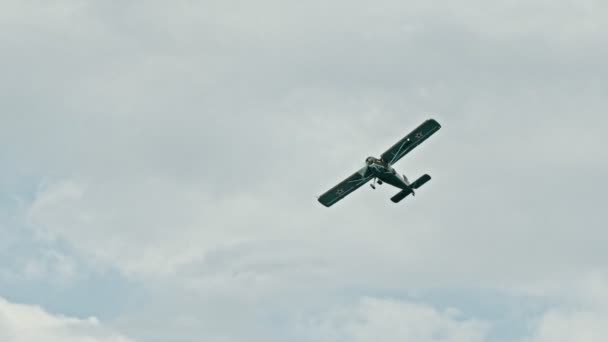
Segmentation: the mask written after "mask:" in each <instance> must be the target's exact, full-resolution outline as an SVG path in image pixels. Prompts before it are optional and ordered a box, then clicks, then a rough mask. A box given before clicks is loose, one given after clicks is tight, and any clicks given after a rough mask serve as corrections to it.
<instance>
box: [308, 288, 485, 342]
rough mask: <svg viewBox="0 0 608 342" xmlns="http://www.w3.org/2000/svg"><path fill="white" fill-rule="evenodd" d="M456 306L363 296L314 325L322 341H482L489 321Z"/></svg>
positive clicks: (311, 328)
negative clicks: (444, 307)
mask: <svg viewBox="0 0 608 342" xmlns="http://www.w3.org/2000/svg"><path fill="white" fill-rule="evenodd" d="M460 316H461V314H460V313H459V312H458V311H456V310H454V309H447V310H444V311H439V310H437V309H435V308H433V307H432V306H429V305H426V304H420V303H411V302H405V301H398V300H390V299H377V298H363V299H361V300H360V301H359V302H358V303H357V304H356V305H354V306H352V307H344V308H340V309H337V310H334V311H332V312H330V313H328V314H326V315H324V316H322V317H321V318H319V319H317V320H313V321H312V322H311V324H310V327H309V328H310V330H311V331H313V332H314V334H313V338H312V339H311V340H312V341H319V342H339V341H352V342H373V341H419V342H440V341H441V342H481V341H485V340H486V339H485V338H486V335H487V332H488V329H489V325H488V323H486V322H483V321H479V320H476V319H464V318H462V317H460Z"/></svg>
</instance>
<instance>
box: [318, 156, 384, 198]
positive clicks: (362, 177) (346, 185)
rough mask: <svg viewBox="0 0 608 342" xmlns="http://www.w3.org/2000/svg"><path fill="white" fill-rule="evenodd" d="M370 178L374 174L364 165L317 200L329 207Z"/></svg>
mask: <svg viewBox="0 0 608 342" xmlns="http://www.w3.org/2000/svg"><path fill="white" fill-rule="evenodd" d="M372 178H374V176H373V174H372V173H371V172H370V171H368V169H367V166H366V167H364V168H362V169H361V170H359V171H357V172H355V173H354V174H352V175H351V176H350V177H348V178H346V179H345V180H343V181H342V182H341V183H340V184H338V185H336V186H334V187H333V188H331V189H329V190H328V191H327V192H326V193H324V194H323V195H321V196H320V197H319V202H321V204H323V205H324V206H326V207H330V206H332V205H333V204H334V203H336V202H338V201H339V200H341V199H343V198H344V197H346V195H348V194H350V193H351V192H353V191H355V190H357V189H358V188H359V187H361V186H362V185H363V184H365V183H367V182H368V181H369V180H370V179H372Z"/></svg>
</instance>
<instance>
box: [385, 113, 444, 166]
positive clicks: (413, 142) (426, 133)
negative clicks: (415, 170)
mask: <svg viewBox="0 0 608 342" xmlns="http://www.w3.org/2000/svg"><path fill="white" fill-rule="evenodd" d="M440 128H441V125H440V124H439V123H438V122H437V121H435V120H433V119H429V120H426V121H425V122H423V123H422V124H421V125H420V126H418V127H417V128H416V129H415V130H413V131H412V132H411V133H410V134H408V135H406V136H405V137H404V138H403V139H401V140H399V141H398V142H397V143H396V144H395V145H393V146H391V148H389V149H388V150H387V151H386V152H384V153H382V156H381V158H382V160H384V161H385V162H387V163H388V164H389V165H393V164H395V163H396V162H397V161H398V160H399V159H401V158H402V157H403V156H404V155H406V154H407V153H408V152H410V151H411V150H413V149H414V147H416V146H418V145H420V144H421V143H422V142H423V141H425V140H426V139H427V138H428V137H430V136H431V135H433V133H435V132H437V131H438V130H439V129H440Z"/></svg>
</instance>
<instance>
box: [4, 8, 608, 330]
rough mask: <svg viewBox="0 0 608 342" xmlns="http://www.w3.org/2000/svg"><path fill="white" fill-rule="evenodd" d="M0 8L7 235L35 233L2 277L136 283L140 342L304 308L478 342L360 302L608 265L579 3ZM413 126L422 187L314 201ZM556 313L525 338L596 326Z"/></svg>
mask: <svg viewBox="0 0 608 342" xmlns="http://www.w3.org/2000/svg"><path fill="white" fill-rule="evenodd" d="M0 19H2V22H4V23H6V25H5V26H7V28H6V29H4V30H2V32H0V41H1V42H3V43H4V46H5V47H6V48H5V51H4V53H3V54H2V56H0V62H2V63H3V65H9V66H11V67H10V68H8V69H7V70H6V73H5V75H4V77H3V78H2V80H0V90H2V91H1V92H0V93H1V94H3V95H0V96H2V101H0V112H2V113H3V114H2V117H1V120H2V124H1V125H0V146H1V147H0V149H1V150H0V152H2V153H0V162H1V163H2V165H8V166H9V167H6V168H3V169H2V170H1V171H0V177H1V179H0V180H1V182H0V184H27V186H24V187H23V188H20V187H18V186H11V191H14V192H16V193H15V194H12V195H14V196H16V197H18V198H20V199H21V200H22V201H23V203H25V204H24V206H25V207H26V210H25V212H26V213H25V214H20V215H23V216H27V220H25V219H24V220H23V221H25V222H26V224H25V226H26V228H27V229H31V230H32V231H34V232H35V234H32V236H29V235H27V234H24V235H26V238H27V239H33V240H36V241H44V242H45V244H41V245H44V249H45V250H44V252H43V253H40V252H31V253H29V254H33V255H39V256H40V257H36V258H27V257H24V258H22V259H24V260H32V261H31V262H25V263H22V264H24V267H22V268H23V269H24V271H22V273H24V274H25V275H26V276H28V277H29V279H30V280H31V279H40V278H48V277H51V276H55V277H59V278H66V279H72V278H74V279H73V281H75V282H78V281H79V279H77V278H78V275H79V274H80V273H81V272H80V269H79V267H85V266H82V265H86V267H97V266H100V265H101V267H102V268H106V269H113V270H118V271H119V272H120V273H122V274H124V275H127V276H128V277H129V280H131V281H133V282H134V284H136V285H134V286H137V287H139V288H138V289H141V290H142V292H146V291H151V292H152V293H153V295H152V296H151V298H150V300H149V305H148V308H147V310H146V312H141V311H142V310H141V308H139V307H137V308H130V309H128V310H130V311H129V312H128V313H125V314H124V316H123V317H121V318H122V319H124V321H125V322H142V323H141V324H133V325H132V326H136V328H133V327H132V326H131V325H129V324H125V329H131V330H129V331H134V330H137V335H138V336H143V335H145V336H146V337H147V338H148V339H150V340H153V339H154V338H158V337H157V336H155V335H160V334H161V330H162V334H165V335H164V337H166V339H167V340H175V338H174V337H175V336H177V335H179V336H180V337H181V338H182V339H183V340H199V339H197V337H199V336H215V337H218V338H219V337H220V336H225V335H226V334H228V335H229V333H226V331H228V330H230V331H236V330H239V328H241V330H242V331H241V332H240V333H235V334H236V335H233V336H232V337H233V339H235V340H245V339H251V338H252V336H264V337H268V339H270V338H272V337H274V338H276V339H277V340H281V339H282V338H283V339H284V336H283V335H281V328H280V327H277V324H276V323H275V321H274V320H273V317H286V316H287V317H293V316H297V315H298V314H300V312H299V311H298V309H297V308H301V307H305V308H307V310H312V311H315V310H316V311H323V310H328V311H330V312H329V313H327V315H325V316H323V318H321V321H322V322H324V323H322V324H321V323H320V325H319V326H317V327H316V328H319V329H320V327H322V328H323V329H326V330H323V329H321V330H323V331H325V332H326V333H327V334H330V335H331V334H335V336H338V337H340V338H343V339H348V338H352V339H359V340H361V341H363V340H367V339H371V336H372V334H374V333H380V332H378V331H379V329H380V328H385V330H386V331H389V330H390V331H394V333H395V334H397V335H399V334H401V335H403V336H406V337H407V336H409V337H411V336H415V337H416V336H417V337H418V338H420V339H424V338H432V336H434V335H433V334H435V333H437V332H439V333H445V334H446V335H445V337H446V338H450V339H454V340H455V341H460V340H461V339H464V338H470V339H472V340H476V339H477V340H482V339H484V338H489V337H487V334H486V330H484V329H483V327H481V326H483V325H484V324H483V323H480V322H478V321H476V320H473V319H462V318H461V317H460V316H458V315H455V316H454V315H452V313H451V312H447V311H442V310H439V309H436V307H442V306H428V305H426V304H416V303H411V302H396V301H391V300H383V299H373V298H375V297H373V296H372V295H373V294H374V293H378V292H380V293H384V292H389V293H397V294H399V295H402V296H406V297H407V295H408V294H409V293H410V292H412V291H414V292H415V291H424V290H425V289H428V288H437V287H439V288H440V289H442V290H444V291H447V292H449V291H450V290H451V289H453V288H463V287H464V288H469V289H473V290H472V291H475V289H477V288H479V287H482V288H490V289H495V290H498V291H501V292H503V293H509V294H513V295H516V296H522V295H523V296H525V295H530V296H533V297H534V298H541V300H542V299H544V298H546V297H547V296H549V294H552V293H553V291H556V293H558V294H556V295H555V297H553V296H551V298H552V300H554V299H555V298H564V297H567V294H566V292H568V289H571V288H575V287H576V286H575V285H572V287H568V286H564V288H562V289H555V288H556V287H557V288H559V287H560V286H561V284H563V283H564V282H566V281H567V280H568V279H573V278H577V277H579V276H581V275H584V274H586V273H587V272H589V270H592V269H595V268H598V267H600V268H601V267H604V265H605V263H606V261H608V254H607V253H606V251H605V246H604V243H603V241H606V238H608V235H607V234H608V233H607V232H606V230H605V229H604V226H605V224H604V222H605V221H606V215H605V211H604V210H603V203H604V201H603V194H604V193H605V192H606V190H607V189H606V186H605V182H604V181H603V179H604V175H605V173H606V169H607V168H608V165H607V164H606V160H608V158H607V153H608V152H607V151H608V150H606V149H605V148H603V146H605V145H606V144H605V142H606V138H605V134H604V129H603V127H604V126H606V124H608V121H607V119H606V116H605V115H604V113H605V109H606V108H605V107H606V105H605V103H604V102H605V101H604V99H605V87H604V86H603V80H604V79H605V78H606V77H605V76H606V71H605V70H606V68H604V64H605V60H606V56H607V55H608V51H607V50H606V48H605V46H606V44H604V43H603V32H605V23H606V22H607V21H606V20H605V19H606V11H605V6H604V5H602V4H599V3H597V2H594V1H583V2H581V1H562V2H549V1H544V0H536V1H515V2H509V3H503V4H495V3H492V4H489V3H487V2H484V1H477V0H470V1H468V2H467V3H457V4H456V3H450V2H445V1H431V2H425V3H421V2H412V1H405V2H404V1H393V0H382V1H377V2H374V3H373V4H371V3H370V2H365V1H354V2H353V1H348V2H347V1H343V0H336V1H330V2H327V1H307V2H289V1H287V2H285V1H271V0H269V1H258V2H251V3H248V2H239V3H235V2H225V1H211V0H209V1H198V2H196V1H176V2H172V3H171V4H168V3H166V2H162V1H146V2H144V1H127V2H111V1H89V2H86V3H82V2H78V1H72V0H61V1H55V2H52V3H39V2H37V1H27V0H26V1H21V0H19V1H17V0H14V1H4V2H2V4H0ZM428 116H434V117H435V118H436V119H438V120H439V121H440V122H441V123H442V124H444V128H443V129H442V130H441V131H440V132H439V133H438V134H437V135H436V136H434V137H433V139H431V140H429V141H428V142H426V143H425V144H424V145H423V146H421V147H420V148H419V149H417V150H416V151H414V152H413V153H412V154H411V155H409V156H408V158H407V159H405V160H403V161H402V162H400V163H399V164H398V165H397V167H398V170H399V171H402V172H405V173H407V174H408V176H410V177H415V176H416V175H420V174H422V173H423V172H429V173H430V174H431V175H432V176H433V181H432V182H431V183H430V185H429V186H425V188H424V189H422V190H421V191H420V193H419V196H417V197H416V198H415V199H412V200H408V201H407V202H406V203H404V204H403V205H400V206H393V205H392V203H390V202H389V201H388V198H390V196H391V195H392V194H394V192H395V190H394V189H390V190H389V189H388V188H387V187H386V186H383V187H381V188H380V189H378V190H376V191H374V192H372V191H370V190H369V189H368V188H365V189H361V190H360V191H358V192H357V193H355V194H353V195H352V196H350V197H349V198H347V199H346V200H345V201H344V202H341V203H340V204H339V205H338V206H336V207H334V208H332V209H330V210H326V209H325V208H322V207H321V206H319V205H318V203H316V201H315V195H318V194H320V193H321V192H323V191H324V190H326V189H328V188H329V187H331V186H333V185H334V184H335V183H336V182H337V181H339V180H341V179H343V177H345V176H347V175H348V174H350V173H351V172H353V171H354V170H356V169H358V168H359V167H360V165H361V163H362V162H363V160H364V158H365V157H366V156H368V155H378V154H379V153H381V152H382V151H383V150H384V149H385V148H386V147H387V146H390V145H391V144H392V143H394V141H395V140H396V139H398V138H400V137H401V136H402V135H403V134H405V133H406V132H407V131H409V129H410V128H412V127H414V126H415V125H417V124H418V123H419V122H421V121H422V120H424V119H426V118H427V117H428ZM38 184H40V186H39V187H38V188H37V189H36V187H37V186H38ZM12 189H16V190H12ZM32 189H36V190H35V191H34V190H32ZM17 192H19V193H17ZM16 221H19V220H16ZM583 227H584V228H583ZM24 229H25V228H24ZM28 232H29V230H28ZM23 245H27V244H25V243H24V244H23ZM30 245H34V247H29V248H31V249H35V248H38V247H36V244H33V243H31V244H30ZM60 245H66V246H67V247H68V248H63V249H61V250H60V251H54V250H53V248H55V247H57V246H60ZM28 246H29V245H28ZM19 249H20V248H19ZM22 253H23V254H28V252H27V251H22ZM7 254H9V255H13V257H14V254H11V253H7ZM83 259H84V260H83ZM13 268H20V267H13ZM75 275H76V276H75ZM531 284H532V285H531ZM556 284H557V285H556ZM74 286H77V284H76V285H74ZM342 293H346V294H344V296H346V297H348V298H347V299H344V298H342V297H340V296H341V294H342ZM361 295H363V296H365V295H368V296H372V297H371V298H367V299H363V300H361V301H360V302H357V303H356V304H352V305H351V306H348V307H346V308H343V309H336V310H337V311H335V312H334V311H332V308H336V307H338V308H340V307H341V306H340V305H339V303H337V302H339V301H340V300H345V301H349V300H350V302H352V301H356V300H357V298H359V297H360V296H361ZM353 298H355V299H353ZM556 301H558V300H556ZM175 303H178V304H175ZM74 305H78V304H74ZM463 306H465V308H462V309H463V310H465V309H466V306H472V307H475V300H470V303H466V304H465V305H463ZM245 308H247V309H245ZM551 308H552V309H551V311H549V312H547V314H546V315H545V316H544V317H543V318H542V319H540V320H539V329H538V332H537V335H534V336H536V337H535V338H538V339H542V338H545V337H544V336H553V335H552V334H553V333H552V331H557V330H555V329H557V328H559V325H560V324H565V323H568V322H573V324H575V323H574V322H583V321H584V322H588V323H580V324H579V323H576V325H577V326H578V325H580V326H581V327H582V328H585V327H588V329H591V330H595V328H594V327H595V325H594V324H595V323H594V321H593V319H594V317H598V318H604V317H605V316H604V315H603V311H602V310H600V309H598V310H596V309H594V308H589V307H585V310H582V311H577V310H575V309H573V308H571V307H568V306H566V307H564V306H561V305H555V306H552V307H551ZM342 310H346V312H343V311H342ZM465 311H466V310H465ZM167 312H171V314H174V315H168V314H167ZM341 315H344V318H343V320H342V318H340V317H342V316H341ZM385 315H390V316H395V317H401V318H399V319H400V320H399V322H401V321H412V322H417V325H419V326H420V327H422V328H424V329H423V330H422V331H420V332H417V331H414V330H408V328H407V326H406V327H405V328H402V327H401V326H400V325H399V324H398V322H397V321H391V320H388V319H387V320H386V326H383V325H382V324H383V323H382V322H381V319H380V317H385ZM417 315H421V317H424V318H425V320H424V322H421V321H419V319H418V318H417V317H416V316H417ZM167 316H175V317H177V318H175V321H171V320H170V319H167ZM268 317H271V318H268ZM525 317H526V318H527V317H528V316H525ZM526 318H522V320H523V319H526ZM362 320H365V321H366V322H367V323H361V321H362ZM170 321H171V322H170ZM427 321H428V322H427ZM482 321H483V320H482ZM483 322H485V321H483ZM427 323H428V325H425V324H427ZM478 323H480V325H478ZM586 324H589V325H588V326H587V325H586ZM279 325H280V324H279ZM253 326H255V328H254V327H253ZM379 327H380V328H379ZM165 328H167V329H165ZM151 329H156V330H157V331H150V330H151ZM277 330H278V331H279V332H278V333H276V334H277V335H280V336H278V337H277V336H276V335H274V332H275V331H277ZM125 331H126V330H125ZM318 332H319V334H321V335H319V336H317V337H318V338H319V339H323V338H325V339H326V338H327V336H324V335H323V333H322V332H321V331H320V330H319V331H318ZM557 332H559V331H557ZM416 334H419V335H416ZM287 335H289V334H287ZM401 335H399V336H395V337H400V336H401ZM442 336H443V335H442ZM581 338H582V337H581Z"/></svg>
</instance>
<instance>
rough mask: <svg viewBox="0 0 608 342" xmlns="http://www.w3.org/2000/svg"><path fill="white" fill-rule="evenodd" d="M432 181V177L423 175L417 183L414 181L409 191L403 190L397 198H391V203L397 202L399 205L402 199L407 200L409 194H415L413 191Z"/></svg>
mask: <svg viewBox="0 0 608 342" xmlns="http://www.w3.org/2000/svg"><path fill="white" fill-rule="evenodd" d="M430 180H431V176H429V175H426V174H425V175H422V176H421V177H420V178H418V179H417V180H416V181H414V183H412V184H411V185H410V187H409V188H407V189H403V190H401V191H400V192H398V193H397V194H396V195H395V196H393V197H392V198H391V201H393V202H395V203H399V202H400V201H401V200H402V199H404V198H406V197H407V196H408V195H409V194H411V193H413V192H414V191H413V189H418V188H419V187H421V186H423V185H424V183H426V182H428V181H430Z"/></svg>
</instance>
